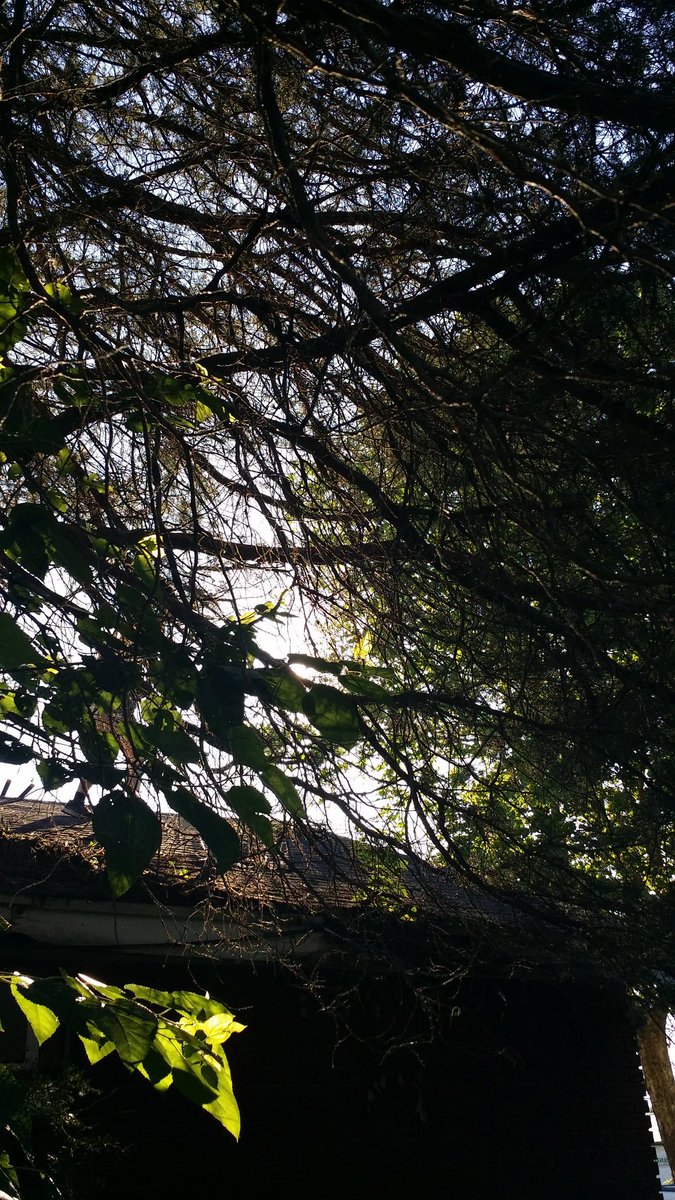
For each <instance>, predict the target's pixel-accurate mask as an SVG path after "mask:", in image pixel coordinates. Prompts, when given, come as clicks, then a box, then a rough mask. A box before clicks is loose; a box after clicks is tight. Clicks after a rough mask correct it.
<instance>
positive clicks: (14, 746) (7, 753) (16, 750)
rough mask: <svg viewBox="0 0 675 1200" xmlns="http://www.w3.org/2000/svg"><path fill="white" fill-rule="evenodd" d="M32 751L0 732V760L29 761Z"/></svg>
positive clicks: (18, 762) (10, 761) (17, 762)
mask: <svg viewBox="0 0 675 1200" xmlns="http://www.w3.org/2000/svg"><path fill="white" fill-rule="evenodd" d="M32 758H33V751H32V750H31V749H30V747H29V746H22V745H21V743H20V742H17V741H15V740H14V738H10V737H6V736H5V734H0V762H6V763H16V764H17V765H18V764H20V763H27V762H31V761H32Z"/></svg>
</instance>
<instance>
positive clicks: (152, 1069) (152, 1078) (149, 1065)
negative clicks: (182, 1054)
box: [136, 1039, 173, 1092]
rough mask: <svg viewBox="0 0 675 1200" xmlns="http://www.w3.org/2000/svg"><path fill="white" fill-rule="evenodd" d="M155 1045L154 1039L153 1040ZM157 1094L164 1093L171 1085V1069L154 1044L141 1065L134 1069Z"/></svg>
mask: <svg viewBox="0 0 675 1200" xmlns="http://www.w3.org/2000/svg"><path fill="white" fill-rule="evenodd" d="M155 1043H156V1039H155ZM136 1070H137V1071H140V1073H141V1075H144V1076H145V1078H146V1079H147V1080H149V1082H150V1083H151V1084H152V1086H153V1087H154V1088H157V1091H158V1092H165V1091H166V1090H167V1088H170V1087H171V1084H172V1083H173V1074H172V1071H171V1067H170V1066H169V1064H168V1063H167V1061H166V1059H165V1058H164V1056H163V1055H162V1054H160V1053H159V1051H158V1050H157V1048H156V1044H155V1045H154V1046H152V1047H151V1049H150V1050H149V1051H148V1053H147V1054H146V1056H145V1058H144V1059H143V1062H142V1063H139V1064H138V1065H137V1067H136Z"/></svg>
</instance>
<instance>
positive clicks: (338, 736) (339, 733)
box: [303, 683, 361, 750]
mask: <svg viewBox="0 0 675 1200" xmlns="http://www.w3.org/2000/svg"><path fill="white" fill-rule="evenodd" d="M303 708H304V710H305V713H306V715H307V716H308V717H309V719H310V721H311V722H312V725H314V726H315V727H316V728H317V729H318V730H319V733H320V734H321V736H322V737H325V738H326V740H327V741H329V742H335V744H336V745H338V746H344V747H345V749H347V750H350V749H351V748H352V746H355V745H356V743H357V742H358V741H359V739H360V737H361V728H360V725H359V716H358V710H357V708H356V704H355V703H354V701H353V700H352V698H351V696H348V695H346V694H345V693H344V692H339V691H338V690H337V688H333V687H330V686H329V685H328V684H325V683H315V684H314V686H313V687H311V688H310V690H309V692H308V693H307V695H306V696H305V701H304V705H303Z"/></svg>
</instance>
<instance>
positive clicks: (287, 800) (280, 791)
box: [260, 764, 304, 817]
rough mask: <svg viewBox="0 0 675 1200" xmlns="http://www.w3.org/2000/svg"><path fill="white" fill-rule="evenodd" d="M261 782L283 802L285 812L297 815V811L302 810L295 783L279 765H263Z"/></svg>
mask: <svg viewBox="0 0 675 1200" xmlns="http://www.w3.org/2000/svg"><path fill="white" fill-rule="evenodd" d="M260 777H261V779H262V780H263V783H266V784H267V786H268V788H269V789H270V791H271V792H274V795H275V796H276V798H277V800H280V801H281V803H282V804H283V806H284V808H285V809H286V812H287V813H289V814H290V816H292V817H297V816H298V814H299V813H302V812H303V811H304V807H303V803H302V800H301V799H300V796H299V794H298V791H297V789H296V787H295V784H294V783H292V781H291V780H290V779H289V778H288V775H285V774H284V772H283V771H281V770H280V769H279V767H275V766H274V765H273V764H270V765H269V766H267V767H265V770H264V771H261V774H260Z"/></svg>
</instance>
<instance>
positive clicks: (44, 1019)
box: [10, 980, 60, 1046]
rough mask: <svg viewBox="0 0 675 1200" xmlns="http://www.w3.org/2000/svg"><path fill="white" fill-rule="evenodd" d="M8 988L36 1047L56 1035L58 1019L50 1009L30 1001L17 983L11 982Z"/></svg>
mask: <svg viewBox="0 0 675 1200" xmlns="http://www.w3.org/2000/svg"><path fill="white" fill-rule="evenodd" d="M10 988H11V992H12V995H13V997H14V999H15V1000H16V1002H17V1004H18V1006H19V1008H20V1009H21V1011H22V1013H23V1015H24V1017H25V1018H26V1020H27V1021H28V1024H29V1025H30V1027H31V1029H32V1030H33V1033H34V1034H35V1038H36V1041H37V1043H38V1046H41V1045H42V1043H43V1042H46V1041H47V1039H48V1038H50V1037H51V1036H52V1034H54V1033H56V1030H57V1029H58V1027H59V1024H60V1022H59V1018H58V1017H57V1016H56V1013H54V1012H52V1010H51V1008H46V1007H45V1005H43V1004H36V1003H35V1002H34V1001H33V1000H30V999H29V997H28V996H27V995H26V994H25V990H24V988H23V987H22V985H21V984H20V983H19V982H15V981H14V980H12V983H11V985H10Z"/></svg>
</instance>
